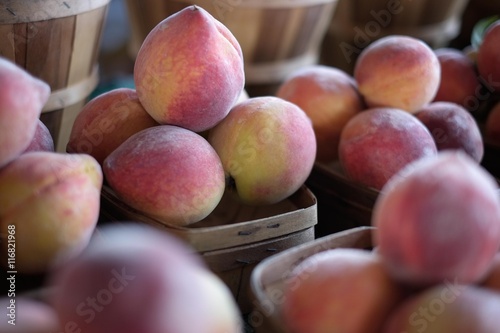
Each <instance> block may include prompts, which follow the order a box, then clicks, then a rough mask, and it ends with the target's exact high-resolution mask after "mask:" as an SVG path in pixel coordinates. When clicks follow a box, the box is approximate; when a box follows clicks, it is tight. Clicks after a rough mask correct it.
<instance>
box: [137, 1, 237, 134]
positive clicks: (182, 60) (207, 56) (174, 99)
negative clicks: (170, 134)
mask: <svg viewBox="0 0 500 333" xmlns="http://www.w3.org/2000/svg"><path fill="white" fill-rule="evenodd" d="M134 81H135V84H136V89H137V94H138V96H139V100H140V101H141V103H142V105H144V108H145V109H146V110H147V111H148V113H149V114H151V116H152V117H153V118H154V119H155V120H156V121H157V122H159V123H160V124H170V125H177V126H181V127H184V128H187V129H190V130H192V131H194V132H202V131H204V130H206V129H209V128H211V127H213V126H214V125H215V124H217V123H218V122H219V121H221V120H222V119H223V118H224V117H225V116H226V115H227V113H228V112H229V110H230V109H231V107H232V106H233V105H234V104H235V102H236V101H237V99H238V97H239V96H240V93H241V91H242V89H243V88H244V84H245V73H244V67H243V54H242V51H241V47H240V45H239V43H238V41H237V40H236V38H235V37H234V36H233V35H232V33H231V32H230V31H229V30H228V29H227V28H226V27H225V26H224V25H223V24H222V23H220V22H219V21H217V20H216V19H215V18H214V17H213V16H212V15H211V14H209V13H208V12H207V11H206V10H204V9H203V8H201V7H198V6H189V7H186V8H184V9H182V10H181V11H179V12H177V13H175V14H173V15H171V16H169V17H167V18H166V19H164V20H163V21H162V22H160V23H159V24H158V25H157V26H156V27H155V28H154V29H153V30H152V31H151V32H150V33H149V34H148V36H147V37H146V39H145V40H144V42H143V44H142V46H141V48H140V50H139V52H138V54H137V58H136V61H135V67H134Z"/></svg>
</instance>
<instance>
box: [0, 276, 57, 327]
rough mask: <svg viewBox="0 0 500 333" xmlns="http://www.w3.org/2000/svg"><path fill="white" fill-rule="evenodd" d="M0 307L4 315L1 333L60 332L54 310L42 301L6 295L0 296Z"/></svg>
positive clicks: (0, 322)
mask: <svg viewBox="0 0 500 333" xmlns="http://www.w3.org/2000/svg"><path fill="white" fill-rule="evenodd" d="M14 284H15V283H14ZM13 289H15V288H13ZM11 296H12V295H11ZM0 307H1V308H2V312H3V313H4V317H5V318H3V319H2V320H1V321H0V332H2V333H54V332H61V330H59V323H58V318H57V315H56V312H55V311H54V309H53V308H52V307H51V306H49V305H48V304H46V303H43V302H42V301H39V300H36V299H34V298H28V297H27V296H19V295H17V296H16V297H13V296H12V297H10V296H9V295H6V296H4V297H2V298H0Z"/></svg>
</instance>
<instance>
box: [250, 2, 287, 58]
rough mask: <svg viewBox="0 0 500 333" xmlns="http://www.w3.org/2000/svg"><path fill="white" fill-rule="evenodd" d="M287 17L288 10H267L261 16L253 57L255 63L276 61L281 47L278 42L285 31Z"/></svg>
mask: <svg viewBox="0 0 500 333" xmlns="http://www.w3.org/2000/svg"><path fill="white" fill-rule="evenodd" d="M288 16H289V10H288V9H268V10H266V11H265V12H264V13H263V14H262V20H261V22H260V23H261V24H260V25H259V29H260V34H259V42H258V44H257V45H256V48H255V51H254V57H253V60H254V62H255V63H260V62H271V61H274V60H276V58H277V55H278V54H279V52H280V48H281V47H282V46H283V45H281V44H280V40H281V36H283V33H284V32H285V30H286V22H287V20H288Z"/></svg>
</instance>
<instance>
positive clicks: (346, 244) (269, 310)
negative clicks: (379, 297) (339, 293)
mask: <svg viewBox="0 0 500 333" xmlns="http://www.w3.org/2000/svg"><path fill="white" fill-rule="evenodd" d="M373 230H374V228H372V227H358V228H354V229H350V230H345V231H342V232H339V233H335V234H332V235H329V236H325V237H321V238H318V239H316V240H314V241H313V242H309V243H307V244H303V245H299V246H296V247H294V248H293V249H288V250H285V251H283V252H281V253H279V254H276V255H274V256H273V257H271V258H267V259H265V260H263V261H262V262H261V263H259V264H258V265H257V266H256V267H255V269H254V270H253V272H252V275H251V278H250V288H251V295H252V300H253V305H254V309H253V311H252V312H251V313H250V314H249V316H248V321H249V323H250V324H251V325H252V326H253V327H254V328H255V332H256V333H288V332H289V331H288V330H287V329H286V328H285V326H284V324H283V320H282V318H281V314H280V305H281V301H282V300H283V286H284V282H285V281H286V279H287V278H288V277H289V274H290V273H291V271H292V270H293V268H294V267H296V266H297V265H298V264H299V263H300V262H302V261H303V260H304V259H306V258H307V257H310V256H312V255H313V254H315V253H319V252H322V251H326V250H329V249H335V248H357V249H367V250H370V249H371V248H372V231H373ZM353 311H356V309H353Z"/></svg>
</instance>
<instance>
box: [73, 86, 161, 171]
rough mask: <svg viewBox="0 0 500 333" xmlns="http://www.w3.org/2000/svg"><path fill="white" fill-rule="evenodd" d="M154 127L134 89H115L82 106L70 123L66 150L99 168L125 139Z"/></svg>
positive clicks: (154, 123) (155, 124)
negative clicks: (84, 156)
mask: <svg viewBox="0 0 500 333" xmlns="http://www.w3.org/2000/svg"><path fill="white" fill-rule="evenodd" d="M157 125H159V124H158V123H157V122H156V121H155V120H154V119H153V118H152V117H151V116H150V115H149V114H148V113H147V112H146V110H145V109H144V107H143V106H142V104H141V103H140V102H139V98H138V97H137V92H136V91H135V90H134V89H130V88H117V89H114V90H111V91H108V92H105V93H103V94H101V95H99V96H97V97H95V98H94V99H92V100H91V101H89V102H88V103H87V104H85V106H84V107H83V108H82V110H81V111H80V113H79V114H78V116H77V117H76V119H75V122H74V123H73V127H72V129H71V134H70V138H69V142H68V144H67V147H66V151H67V152H70V153H81V154H89V155H91V156H93V157H94V158H95V159H96V160H97V161H98V162H99V164H101V165H102V162H103V161H104V159H105V158H106V157H107V156H108V155H109V154H110V153H111V152H112V151H113V150H115V149H116V148H118V146H119V145H120V144H122V143H123V142H124V141H125V140H126V139H128V138H129V137H131V136H132V135H133V134H135V133H137V132H139V131H141V130H143V129H145V128H149V127H152V126H157Z"/></svg>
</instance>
